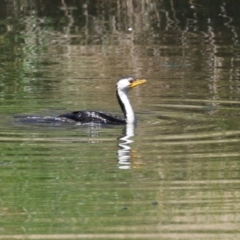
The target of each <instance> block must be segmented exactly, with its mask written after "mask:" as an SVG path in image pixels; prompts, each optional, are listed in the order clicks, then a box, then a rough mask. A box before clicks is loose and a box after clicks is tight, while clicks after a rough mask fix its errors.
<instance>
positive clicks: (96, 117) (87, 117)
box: [15, 77, 146, 125]
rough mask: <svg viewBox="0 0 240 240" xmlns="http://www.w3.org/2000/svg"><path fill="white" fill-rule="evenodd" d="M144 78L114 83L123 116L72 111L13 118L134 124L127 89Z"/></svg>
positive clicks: (136, 84) (139, 83)
mask: <svg viewBox="0 0 240 240" xmlns="http://www.w3.org/2000/svg"><path fill="white" fill-rule="evenodd" d="M145 82H146V80H144V79H143V80H139V79H135V78H133V77H126V78H122V79H120V80H119V81H118V82H117V84H116V96H117V100H118V103H119V105H120V107H121V109H122V111H123V114H124V118H119V117H116V116H113V115H111V114H108V113H104V112H101V111H74V112H71V113H66V114H62V115H59V116H57V117H51V116H45V117H41V116H27V117H26V116H15V119H17V120H19V122H21V123H31V124H33V123H36V124H49V123H51V124H59V123H68V122H70V123H71V122H76V123H79V124H88V123H93V124H95V123H96V124H111V125H124V124H135V122H136V118H135V114H134V111H133V109H132V106H131V104H130V101H129V99H128V91H129V90H130V89H131V88H134V87H136V86H138V85H141V84H143V83H145Z"/></svg>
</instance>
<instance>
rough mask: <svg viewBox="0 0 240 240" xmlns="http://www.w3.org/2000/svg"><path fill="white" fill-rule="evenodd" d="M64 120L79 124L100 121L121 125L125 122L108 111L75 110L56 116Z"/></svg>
mask: <svg viewBox="0 0 240 240" xmlns="http://www.w3.org/2000/svg"><path fill="white" fill-rule="evenodd" d="M57 118H58V119H60V120H62V121H64V122H73V121H74V122H80V123H81V124H86V123H102V124H113V125H123V124H126V120H125V119H121V118H118V117H116V116H113V115H111V114H108V113H104V112H98V111H75V112H71V113H66V114H62V115H60V116H58V117H57Z"/></svg>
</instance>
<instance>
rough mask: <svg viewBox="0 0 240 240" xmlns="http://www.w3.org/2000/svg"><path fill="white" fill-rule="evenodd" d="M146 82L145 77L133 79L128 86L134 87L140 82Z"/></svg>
mask: <svg viewBox="0 0 240 240" xmlns="http://www.w3.org/2000/svg"><path fill="white" fill-rule="evenodd" d="M146 82H147V80H145V79H135V80H133V81H132V82H131V84H130V88H134V87H136V86H138V85H141V84H144V83H146Z"/></svg>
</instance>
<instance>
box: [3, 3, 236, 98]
mask: <svg viewBox="0 0 240 240" xmlns="http://www.w3.org/2000/svg"><path fill="white" fill-rule="evenodd" d="M0 4H1V6H0V9H1V10H0V19H1V20H0V34H1V35H0V42H1V44H2V48H1V53H2V54H1V56H0V59H1V63H0V64H1V65H2V66H3V68H0V76H1V81H2V85H1V86H0V88H1V97H2V98H17V96H18V94H13V95H12V93H13V87H12V86H16V87H15V88H14V91H15V93H16V92H20V93H22V94H23V95H28V94H29V93H31V94H44V93H45V94H46V93H48V94H51V93H52V90H53V89H54V87H55V86H60V85H59V84H61V83H62V84H63V86H62V87H61V89H64V90H63V91H65V90H66V91H69V86H70V85H69V84H66V82H67V83H69V82H70V83H73V82H75V83H74V86H72V87H70V90H71V89H76V88H78V87H81V86H80V85H79V83H77V82H76V81H72V80H71V79H76V78H78V79H79V78H80V77H82V76H83V77H85V78H86V77H87V78H96V76H97V77H100V78H104V79H106V78H114V79H115V78H116V75H117V76H119V75H120V74H125V72H126V73H127V74H128V73H129V72H130V73H132V74H136V75H142V73H143V74H144V75H151V77H153V78H154V77H155V78H157V77H158V76H159V73H156V75H154V72H155V71H154V70H155V69H159V66H160V67H163V68H162V70H161V71H162V73H164V72H167V71H168V69H167V68H166V67H165V68H164V66H170V67H175V66H177V67H179V66H180V67H188V68H191V69H193V70H196V71H199V72H201V71H202V70H203V69H209V71H213V69H215V70H214V71H213V78H212V79H210V80H209V83H208V86H206V87H207V88H210V89H209V91H210V92H213V95H214V98H215V99H216V98H218V97H217V96H218V94H219V92H218V90H217V89H218V87H217V84H218V82H217V79H218V78H219V77H220V76H221V75H222V74H223V70H222V67H224V65H228V66H229V65H230V64H231V66H232V71H231V74H232V76H233V75H236V74H238V72H237V70H236V69H235V68H234V63H235V62H237V61H238V59H237V58H238V57H239V51H238V50H236V46H238V44H239V31H238V25H239V17H238V11H237V8H234V7H233V6H234V5H235V6H238V1H237V0H235V1H234V0H232V1H227V2H224V1H217V5H216V1H204V3H203V2H202V1H188V0H182V1H168V0H160V1H155V0H144V1H133V0H127V1H120V0H118V1H98V2H97V3H96V2H91V1H68V0H63V1H58V0H57V1H48V0H43V1H21V0H18V1H12V0H7V1H4V2H1V3H0ZM216 6H217V7H216ZM223 35H224V38H225V39H226V38H227V39H228V40H227V43H228V44H227V46H225V45H223V44H222V39H223V38H222V36H223ZM196 45H198V47H196ZM189 49H191V50H189ZM146 57H147V59H146ZM202 58H204V61H203V62H202V64H201V65H199V60H200V59H202ZM114 64H115V65H116V66H118V68H119V72H117V73H116V71H111V69H109V67H108V66H110V65H114ZM79 69H81V70H79ZM56 73H57V75H56ZM53 78H55V80H56V78H57V79H58V82H57V83H56V82H51V79H53ZM36 79H38V80H36ZM39 79H43V80H44V81H39ZM46 79H47V81H46ZM63 82H64V83H63ZM50 83H51V84H50ZM55 84H57V85H55ZM49 85H51V87H49ZM66 85H67V88H66ZM63 94H65V93H63ZM58 97H59V96H58Z"/></svg>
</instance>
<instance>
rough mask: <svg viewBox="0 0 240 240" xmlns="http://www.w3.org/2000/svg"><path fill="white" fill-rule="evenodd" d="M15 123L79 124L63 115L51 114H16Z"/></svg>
mask: <svg viewBox="0 0 240 240" xmlns="http://www.w3.org/2000/svg"><path fill="white" fill-rule="evenodd" d="M14 123H15V124H36V125H38V124H47V125H61V124H64V123H74V124H75V125H76V124H77V123H76V122H75V121H72V120H70V119H67V118H62V117H51V116H23V115H17V116H14Z"/></svg>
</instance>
